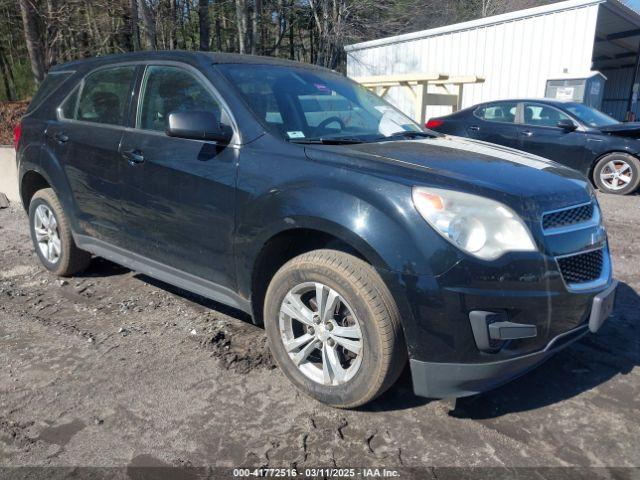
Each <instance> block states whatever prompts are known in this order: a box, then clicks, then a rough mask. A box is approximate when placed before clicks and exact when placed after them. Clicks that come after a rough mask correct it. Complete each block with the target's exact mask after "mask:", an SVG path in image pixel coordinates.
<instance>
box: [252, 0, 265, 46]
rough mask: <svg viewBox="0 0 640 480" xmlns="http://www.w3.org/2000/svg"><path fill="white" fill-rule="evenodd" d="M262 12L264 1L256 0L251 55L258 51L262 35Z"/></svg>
mask: <svg viewBox="0 0 640 480" xmlns="http://www.w3.org/2000/svg"><path fill="white" fill-rule="evenodd" d="M261 14H262V1H261V0H255V1H254V4H253V11H252V12H251V55H255V54H256V53H258V42H259V39H260V37H261V35H260V16H261Z"/></svg>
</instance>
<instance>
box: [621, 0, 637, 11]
mask: <svg viewBox="0 0 640 480" xmlns="http://www.w3.org/2000/svg"><path fill="white" fill-rule="evenodd" d="M623 1H624V3H626V4H627V5H628V6H630V7H631V8H633V9H634V10H636V11H639V12H640V0H623Z"/></svg>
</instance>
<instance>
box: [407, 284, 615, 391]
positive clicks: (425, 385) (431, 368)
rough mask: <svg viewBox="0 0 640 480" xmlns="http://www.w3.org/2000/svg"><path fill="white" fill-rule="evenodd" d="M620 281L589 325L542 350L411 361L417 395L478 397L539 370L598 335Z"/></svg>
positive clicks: (602, 297)
mask: <svg viewBox="0 0 640 480" xmlns="http://www.w3.org/2000/svg"><path fill="white" fill-rule="evenodd" d="M617 284H618V282H617V281H615V280H614V281H613V282H612V283H611V285H610V286H609V287H608V288H607V289H606V290H605V291H603V292H601V293H600V294H599V295H596V297H594V303H593V308H592V311H591V314H590V316H589V320H588V322H587V323H585V324H583V325H580V326H579V327H577V328H574V329H572V330H569V331H567V332H564V333H561V334H559V335H557V336H555V337H554V338H553V339H551V341H550V342H549V343H548V344H547V345H546V347H545V348H544V349H542V350H540V351H537V352H533V353H529V354H525V355H521V356H517V357H514V358H509V359H504V360H497V361H493V362H486V363H439V362H425V361H420V360H416V359H411V360H410V367H411V377H412V379H413V388H414V393H415V394H416V395H419V396H423V397H428V398H459V397H467V396H470V395H476V394H478V393H482V392H485V391H487V390H491V389H493V388H496V387H498V386H500V385H502V384H505V383H507V382H509V381H511V380H513V379H515V378H517V377H519V376H521V375H524V374H525V373H527V372H528V371H529V370H531V369H533V368H535V367H537V366H538V365H540V364H541V363H542V362H544V361H545V360H547V359H548V358H549V357H551V356H552V355H554V354H555V353H557V352H558V351H560V350H562V349H563V348H565V347H566V346H568V345H570V344H572V343H573V342H575V341H576V340H579V339H580V338H582V337H583V336H584V335H586V334H587V333H589V331H591V332H592V333H595V332H597V331H598V329H599V328H600V327H601V326H602V324H603V322H604V321H605V320H606V318H607V317H608V313H606V312H604V311H602V309H603V308H604V307H603V302H606V301H607V298H609V297H610V296H611V297H610V298H611V301H613V298H614V297H613V295H614V292H615V289H616V287H617Z"/></svg>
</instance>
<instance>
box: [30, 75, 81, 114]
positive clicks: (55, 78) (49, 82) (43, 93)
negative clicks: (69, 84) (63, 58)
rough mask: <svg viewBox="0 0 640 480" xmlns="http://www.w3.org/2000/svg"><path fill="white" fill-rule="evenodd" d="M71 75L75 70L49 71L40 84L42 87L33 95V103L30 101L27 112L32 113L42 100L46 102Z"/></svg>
mask: <svg viewBox="0 0 640 480" xmlns="http://www.w3.org/2000/svg"><path fill="white" fill-rule="evenodd" d="M71 75H73V72H51V73H49V74H48V75H47V76H46V77H45V79H44V81H43V82H42V84H41V85H40V88H38V91H37V92H36V94H35V95H34V96H33V99H32V100H31V103H29V107H27V111H26V113H31V112H33V111H34V110H35V109H36V108H38V107H39V106H40V105H41V104H42V102H44V101H45V99H46V98H47V97H49V95H51V94H52V93H53V92H55V91H56V90H57V89H58V87H60V85H62V84H63V83H64V81H65V80H66V79H67V78H69V77H70V76H71Z"/></svg>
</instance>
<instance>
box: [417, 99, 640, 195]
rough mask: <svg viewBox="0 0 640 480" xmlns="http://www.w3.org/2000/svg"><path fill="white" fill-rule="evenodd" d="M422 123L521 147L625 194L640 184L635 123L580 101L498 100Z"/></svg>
mask: <svg viewBox="0 0 640 480" xmlns="http://www.w3.org/2000/svg"><path fill="white" fill-rule="evenodd" d="M426 127H427V128H429V129H431V130H436V131H438V132H442V133H446V134H450V135H456V136H460V137H469V138H474V139H477V140H483V141H486V142H491V143H497V144H499V145H505V146H507V147H511V148H515V149H518V150H524V151H526V152H530V153H533V154H536V155H539V156H541V157H545V158H549V159H551V160H555V161H556V162H559V163H562V164H564V165H567V166H569V167H571V168H574V169H576V170H579V171H580V172H582V173H583V174H584V175H586V176H587V177H588V178H590V179H591V180H592V181H593V183H594V184H595V185H596V186H597V187H598V188H599V189H600V190H602V191H605V192H609V193H617V194H621V195H625V194H629V193H632V192H634V191H635V190H637V189H638V186H639V185H640V160H639V159H638V157H639V156H640V123H621V122H618V121H617V120H615V119H613V118H611V117H609V116H608V115H605V114H604V113H602V112H600V111H598V110H596V109H593V108H590V107H587V106H585V105H583V104H581V103H575V102H562V101H558V100H549V99H541V100H500V101H495V102H488V103H482V104H480V105H476V106H474V107H471V108H467V109H464V110H461V111H459V112H455V113H453V114H451V115H447V116H445V117H438V118H432V119H430V120H429V121H428V122H427V124H426Z"/></svg>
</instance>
